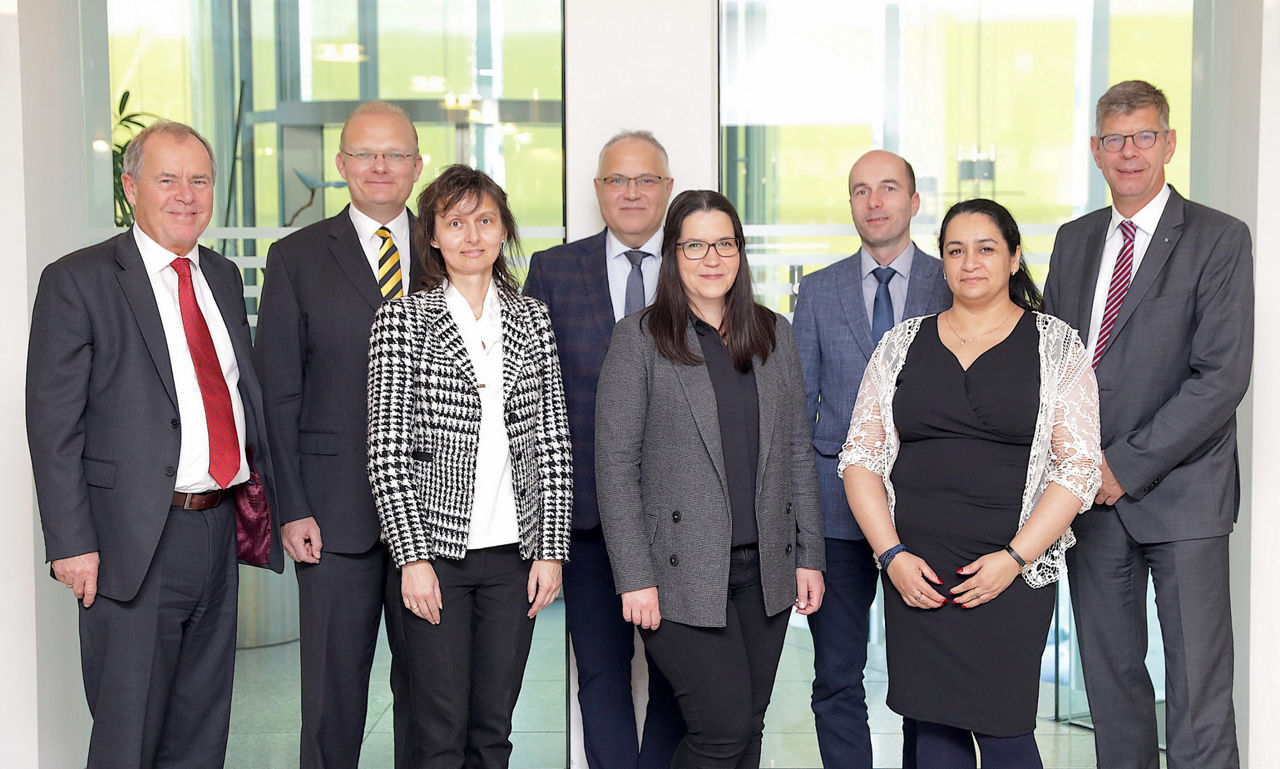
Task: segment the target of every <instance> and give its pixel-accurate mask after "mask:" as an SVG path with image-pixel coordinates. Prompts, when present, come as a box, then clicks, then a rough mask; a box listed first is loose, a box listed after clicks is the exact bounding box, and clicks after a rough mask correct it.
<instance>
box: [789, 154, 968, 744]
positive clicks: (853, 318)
mask: <svg viewBox="0 0 1280 769" xmlns="http://www.w3.org/2000/svg"><path fill="white" fill-rule="evenodd" d="M849 209H850V211H851V212H852V214H853V224H854V226H855V227H856V228H857V230H858V235H859V236H860V237H861V238H862V248H861V249H859V251H858V253H856V254H854V255H853V256H851V257H848V258H847V259H842V260H841V261H839V262H836V263H835V264H833V265H831V266H829V267H827V268H825V269H822V270H819V271H817V272H815V273H813V274H811V275H808V276H806V277H805V278H804V280H802V281H801V282H800V295H799V297H798V298H797V300H796V311H795V336H796V347H797V348H798V350H799V352H800V363H801V366H802V367H803V368H804V381H805V395H806V400H807V404H808V412H807V413H808V418H809V420H810V422H811V423H812V428H813V448H814V452H815V460H816V462H817V468H818V493H819V496H820V498H821V504H822V517H823V523H824V524H825V528H826V548H827V574H826V580H827V594H826V598H825V599H824V601H823V605H822V611H820V612H817V613H816V614H813V615H811V616H810V617H809V629H810V631H811V632H812V633H813V665H814V673H815V677H814V682H813V713H814V717H815V722H816V726H817V733H818V749H819V751H820V752H821V754H822V761H823V764H824V765H825V766H829V767H849V768H850V769H870V767H871V734H870V729H869V728H868V726H867V705H866V691H865V689H864V687H863V683H862V670H863V667H865V665H866V662H867V636H868V631H869V623H870V619H869V610H870V608H871V602H872V601H873V600H874V599H875V595H876V577H877V570H876V566H875V554H874V553H873V552H872V551H871V548H870V546H868V545H867V541H866V539H865V538H864V537H863V536H862V532H861V531H859V529H858V525H857V523H855V522H854V519H853V513H852V511H850V509H849V503H848V501H847V500H846V499H845V494H844V487H843V486H842V485H841V484H840V480H839V478H838V477H837V476H836V464H837V461H838V460H837V455H838V454H839V453H840V447H841V445H842V444H843V443H844V439H845V434H846V432H847V431H848V429H849V417H850V415H851V414H852V413H853V404H854V401H856V400H857V397H858V386H859V384H861V382H862V372H863V370H864V369H865V368H866V366H867V360H868V359H869V358H870V357H871V353H872V351H874V350H875V347H876V344H877V343H878V342H879V341H880V337H881V336H883V335H884V332H886V331H888V330H889V329H890V328H891V327H892V326H893V325H894V324H896V323H899V322H901V321H902V320H904V319H906V318H912V317H916V316H919V315H928V314H931V313H936V312H941V311H942V310H945V309H946V308H947V307H949V306H951V292H950V290H949V289H948V288H947V284H946V281H945V280H944V279H943V277H942V264H941V262H939V261H938V260H937V259H936V258H934V257H932V256H929V255H928V254H925V253H923V252H922V251H920V250H919V249H918V248H916V245H915V244H914V243H913V242H912V241H911V217H913V216H915V215H916V213H917V212H918V211H919V210H920V195H919V194H918V193H917V192H916V178H915V171H914V170H913V169H912V168H911V164H910V163H908V162H907V161H906V160H904V159H903V158H901V157H899V156H897V155H895V154H893V153H891V152H887V151H884V150H872V151H871V152H868V153H866V154H865V155H863V156H862V157H861V158H859V159H858V162H856V163H854V164H853V168H852V169H850V171H849ZM904 737H905V739H904V748H903V756H904V765H905V766H913V765H914V762H913V761H912V760H911V759H912V757H913V755H914V750H913V748H914V741H913V740H912V739H911V735H910V733H909V732H908V734H906V735H904Z"/></svg>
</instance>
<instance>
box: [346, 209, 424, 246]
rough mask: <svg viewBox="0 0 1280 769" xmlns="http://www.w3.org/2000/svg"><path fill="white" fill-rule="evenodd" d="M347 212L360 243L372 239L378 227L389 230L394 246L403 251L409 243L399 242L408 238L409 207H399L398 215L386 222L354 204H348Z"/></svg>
mask: <svg viewBox="0 0 1280 769" xmlns="http://www.w3.org/2000/svg"><path fill="white" fill-rule="evenodd" d="M347 212H348V213H350V215H351V224H353V225H354V226H355V228H356V235H357V236H358V237H359V238H360V242H361V243H366V242H368V241H369V240H371V239H373V238H374V237H375V233H377V231H378V228H379V227H386V228H387V229H388V230H391V239H392V240H394V241H395V244H396V248H398V249H400V250H401V251H402V252H403V251H404V249H405V248H406V247H407V246H408V245H409V244H408V243H403V242H401V241H402V240H408V238H409V209H407V208H401V209H400V215H399V216H397V217H396V218H394V219H392V220H391V221H389V222H387V223H386V224H382V223H381V222H379V221H378V220H377V219H374V218H373V217H371V216H369V215H368V214H366V213H365V212H363V211H361V210H360V209H358V208H356V207H355V206H354V205H351V206H348V207H347Z"/></svg>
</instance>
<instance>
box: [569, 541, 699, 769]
mask: <svg viewBox="0 0 1280 769" xmlns="http://www.w3.org/2000/svg"><path fill="white" fill-rule="evenodd" d="M564 611H565V625H566V626H567V627H568V630H569V637H570V638H571V639H572V640H573V656H574V659H575V660H576V662H577V666H578V704H579V705H580V706H581V710H582V741H583V746H584V748H585V750H586V754H587V766H588V767H590V769H668V767H670V766H671V756H672V755H673V754H674V753H675V750H676V745H677V744H678V743H679V742H680V740H681V738H683V737H684V732H685V728H684V719H683V718H681V716H680V706H679V705H677V704H676V698H675V694H673V693H672V691H671V684H670V683H668V682H667V679H666V677H665V676H663V675H662V671H661V670H659V669H658V666H657V665H656V664H655V663H654V661H653V658H652V657H651V656H649V655H648V654H646V655H645V656H646V657H647V658H648V662H649V704H648V706H647V708H646V710H645V717H644V733H643V736H642V737H641V738H640V739H637V738H636V711H635V705H634V702H633V700H632V698H631V657H632V655H633V654H634V652H635V635H636V630H635V625H633V624H631V623H630V622H627V621H626V620H624V619H623V618H622V598H621V597H619V595H618V593H617V590H616V589H615V587H614V584H613V569H612V568H611V567H610V565H609V554H608V552H606V550H605V545H604V536H603V535H602V534H601V532H600V528H599V527H596V528H594V529H587V530H581V529H575V530H574V531H573V539H572V541H571V546H570V551H569V562H568V563H566V564H565V565H564Z"/></svg>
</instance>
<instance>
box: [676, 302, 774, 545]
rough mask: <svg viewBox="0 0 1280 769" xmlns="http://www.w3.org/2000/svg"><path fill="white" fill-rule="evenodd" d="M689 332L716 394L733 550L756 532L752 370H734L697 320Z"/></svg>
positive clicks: (756, 415)
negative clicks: (694, 336) (695, 338)
mask: <svg viewBox="0 0 1280 769" xmlns="http://www.w3.org/2000/svg"><path fill="white" fill-rule="evenodd" d="M693 329H694V331H696V332H697V333H698V342H699V343H700V344H701V345H702V359H703V361H704V362H705V363H706V366H707V374H708V375H710V377H711V387H712V389H713V390H715V394H716V413H717V415H718V416H719V417H720V450H721V453H722V454H723V455H724V474H725V477H726V479H727V480H728V482H729V510H730V514H731V516H732V518H733V541H732V544H733V546H734V547H737V546H738V545H753V544H755V543H756V542H758V541H759V534H758V532H757V530H756V464H757V462H758V461H759V459H760V402H759V400H758V398H757V397H756V373H755V367H754V366H753V367H751V368H748V369H747V370H746V371H739V370H738V369H737V368H736V367H735V366H734V365H733V356H732V355H731V354H730V353H729V348H728V347H726V346H725V344H724V341H723V340H721V339H720V332H719V331H717V330H715V329H714V328H712V327H711V326H710V325H708V324H707V323H706V322H704V321H703V320H702V319H701V318H697V317H695V318H694V319H693Z"/></svg>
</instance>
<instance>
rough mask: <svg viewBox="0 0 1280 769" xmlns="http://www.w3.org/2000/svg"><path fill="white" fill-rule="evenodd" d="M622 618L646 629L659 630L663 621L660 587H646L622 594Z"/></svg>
mask: <svg viewBox="0 0 1280 769" xmlns="http://www.w3.org/2000/svg"><path fill="white" fill-rule="evenodd" d="M622 618H623V619H625V620H626V621H627V622H630V623H632V624H634V625H639V626H640V627H642V628H644V629H645V630H657V629H658V623H660V622H662V612H660V611H658V588H656V587H644V588H640V589H639V590H628V591H627V592H625V593H623V594H622Z"/></svg>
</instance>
